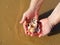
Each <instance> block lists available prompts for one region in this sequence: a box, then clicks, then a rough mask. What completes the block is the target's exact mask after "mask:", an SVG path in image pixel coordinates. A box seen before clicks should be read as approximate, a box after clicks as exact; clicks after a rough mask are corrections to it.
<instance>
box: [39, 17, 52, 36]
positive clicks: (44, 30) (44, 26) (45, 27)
mask: <svg viewBox="0 0 60 45" xmlns="http://www.w3.org/2000/svg"><path fill="white" fill-rule="evenodd" d="M40 22H41V24H40V25H41V28H40V29H41V32H39V37H41V36H45V35H47V34H48V33H50V31H51V28H52V25H51V23H50V21H49V19H48V18H45V19H42V20H40Z"/></svg>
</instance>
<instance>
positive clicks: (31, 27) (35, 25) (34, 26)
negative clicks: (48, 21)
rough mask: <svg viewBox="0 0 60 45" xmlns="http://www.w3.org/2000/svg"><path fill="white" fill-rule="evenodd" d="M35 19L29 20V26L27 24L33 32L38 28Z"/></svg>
mask: <svg viewBox="0 0 60 45" xmlns="http://www.w3.org/2000/svg"><path fill="white" fill-rule="evenodd" d="M37 24H38V23H37V20H36V19H33V20H31V22H30V23H29V26H28V30H29V31H30V32H31V33H34V32H36V30H38V27H37V26H38V25H37Z"/></svg>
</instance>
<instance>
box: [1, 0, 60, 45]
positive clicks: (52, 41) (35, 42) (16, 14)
mask: <svg viewBox="0 0 60 45" xmlns="http://www.w3.org/2000/svg"><path fill="white" fill-rule="evenodd" d="M59 1H60V0H44V3H43V5H42V7H41V10H40V14H42V13H44V12H46V11H48V10H50V9H52V8H55V7H56V5H57V4H58V2H59ZM29 3H30V0H0V45H60V33H58V34H55V35H52V36H44V37H41V38H38V37H30V36H27V35H25V34H24V30H23V27H22V25H21V24H19V21H20V20H21V18H22V15H23V13H24V12H25V11H26V10H27V8H28V6H29Z"/></svg>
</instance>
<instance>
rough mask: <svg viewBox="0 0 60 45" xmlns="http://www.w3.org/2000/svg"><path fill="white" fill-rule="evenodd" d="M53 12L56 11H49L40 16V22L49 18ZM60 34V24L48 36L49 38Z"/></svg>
mask: <svg viewBox="0 0 60 45" xmlns="http://www.w3.org/2000/svg"><path fill="white" fill-rule="evenodd" d="M53 10H54V9H51V10H49V11H47V12H45V13H43V14H41V15H40V16H39V20H40V19H43V18H46V17H48V16H49V15H50V14H51V13H52V11H53ZM58 33H60V23H59V24H57V25H55V26H54V27H53V28H52V30H51V32H50V33H49V34H48V36H52V35H56V34H58Z"/></svg>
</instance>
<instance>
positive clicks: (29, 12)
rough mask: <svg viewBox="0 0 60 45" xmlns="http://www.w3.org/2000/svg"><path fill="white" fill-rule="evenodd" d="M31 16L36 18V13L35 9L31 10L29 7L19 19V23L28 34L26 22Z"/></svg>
mask: <svg viewBox="0 0 60 45" xmlns="http://www.w3.org/2000/svg"><path fill="white" fill-rule="evenodd" d="M33 18H36V19H37V18H38V13H37V11H35V10H31V9H28V10H27V11H26V12H25V13H24V14H23V17H22V20H21V21H20V23H22V24H23V27H24V30H25V34H28V35H29V33H30V32H29V31H28V29H27V26H28V25H27V23H29V22H30V21H31V19H33Z"/></svg>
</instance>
